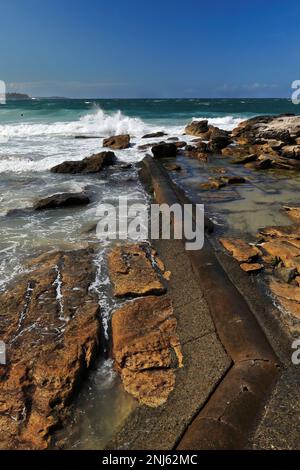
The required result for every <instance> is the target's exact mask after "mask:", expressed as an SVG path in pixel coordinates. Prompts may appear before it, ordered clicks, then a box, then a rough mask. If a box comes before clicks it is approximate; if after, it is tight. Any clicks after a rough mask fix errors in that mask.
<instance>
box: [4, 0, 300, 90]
mask: <svg viewBox="0 0 300 470" xmlns="http://www.w3.org/2000/svg"><path fill="white" fill-rule="evenodd" d="M0 14H1V27H0V57H1V60H0V79H1V80H4V81H6V83H7V85H8V88H9V89H10V90H15V91H24V92H28V93H30V94H32V95H33V96H49V95H59V96H70V97H94V98H96V97H99V98H102V97H103V98H108V97H116V98H117V97H120V98H125V97H129V98H131V97H132V98H142V97H163V98H170V97H277V96H289V95H290V93H291V88H290V87H291V82H292V81H293V80H297V79H300V28H299V19H300V2H299V0H298V1H294V0H289V1H286V2H283V1H282V0H272V1H271V0H264V1H262V0H260V1H258V0H252V1H251V2H244V1H242V0H239V1H238V0H214V1H208V0H205V1H202V0H181V1H179V0H173V1H171V0H152V1H151V2H148V1H145V0H139V1H138V0H111V1H104V0H85V1H80V0H72V1H71V0H60V1H58V0H51V1H50V0H43V1H42V0H26V1H25V0H1V3H0Z"/></svg>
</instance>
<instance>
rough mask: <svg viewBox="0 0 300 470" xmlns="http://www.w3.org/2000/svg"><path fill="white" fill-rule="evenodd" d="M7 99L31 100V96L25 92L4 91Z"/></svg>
mask: <svg viewBox="0 0 300 470" xmlns="http://www.w3.org/2000/svg"><path fill="white" fill-rule="evenodd" d="M6 99H7V100H8V101H19V100H31V99H32V98H31V97H30V96H29V95H27V94H26V93H6Z"/></svg>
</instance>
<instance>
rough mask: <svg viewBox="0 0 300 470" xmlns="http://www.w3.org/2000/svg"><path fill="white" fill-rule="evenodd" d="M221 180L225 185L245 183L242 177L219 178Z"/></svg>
mask: <svg viewBox="0 0 300 470" xmlns="http://www.w3.org/2000/svg"><path fill="white" fill-rule="evenodd" d="M221 180H222V181H224V183H226V184H242V183H245V182H246V180H245V178H244V177H243V176H221Z"/></svg>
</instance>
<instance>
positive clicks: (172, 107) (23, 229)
mask: <svg viewBox="0 0 300 470" xmlns="http://www.w3.org/2000/svg"><path fill="white" fill-rule="evenodd" d="M279 113H296V114H297V113H300V107H298V106H295V105H293V104H292V103H291V101H289V100H284V99H263V100H262V99H234V100H232V99H211V100H210V99H173V100H162V99H143V100H142V99H140V100H91V99H86V100H74V99H66V100H57V99H32V100H26V101H8V102H7V104H6V105H0V289H1V287H4V286H5V284H6V282H7V281H8V280H9V279H11V277H13V275H14V274H15V273H16V272H19V270H20V269H21V268H22V262H21V260H22V257H24V255H26V254H28V253H29V252H31V251H34V250H35V249H37V250H42V249H45V248H47V247H49V246H50V247H53V246H54V247H57V246H61V247H64V246H72V244H73V243H74V242H75V241H76V242H78V241H79V240H80V241H81V240H82V236H79V233H82V232H83V231H84V230H85V229H86V226H88V225H89V224H91V223H93V222H94V219H95V214H94V212H95V206H96V204H97V202H99V201H100V200H101V201H103V200H104V201H106V200H111V199H114V198H115V199H116V198H117V197H118V196H119V195H121V194H122V195H124V194H126V195H127V196H128V197H129V198H132V199H133V200H138V201H140V200H143V198H144V197H145V196H144V194H143V190H142V188H141V187H140V185H139V183H138V181H137V180H135V178H136V173H135V170H134V169H133V170H128V171H127V172H122V173H121V174H119V175H118V174H111V175H110V176H109V175H107V177H105V178H104V177H101V178H95V177H94V178H93V177H89V178H87V177H83V176H82V175H81V176H76V175H72V176H71V175H70V176H68V177H65V176H64V177H62V176H61V175H53V174H51V173H50V171H49V170H50V168H51V167H52V166H54V165H56V164H58V163H61V162H63V161H64V160H80V159H82V158H84V157H87V156H89V155H91V154H93V153H95V152H99V151H101V149H102V138H103V137H107V136H110V135H114V134H120V133H129V134H130V135H131V143H132V145H131V147H130V148H129V149H126V150H121V151H116V156H117V158H118V160H119V161H121V162H122V161H123V162H133V163H135V162H137V161H139V160H141V159H142V158H143V157H144V154H145V153H143V152H141V151H139V150H138V148H137V147H138V145H139V144H140V143H145V140H142V136H143V135H144V134H145V133H148V132H153V131H158V130H164V131H165V132H166V133H168V134H169V135H170V136H177V137H178V138H182V133H183V130H184V126H185V125H186V123H187V122H189V121H191V120H192V119H202V118H206V119H208V120H209V123H211V124H213V125H216V126H219V127H221V128H224V129H229V130H230V129H232V128H234V127H235V126H236V125H238V123H239V122H241V121H242V120H243V119H246V118H249V117H251V116H255V115H257V114H279ZM76 136H90V137H91V136H93V137H97V138H93V139H75V137H76ZM185 139H186V140H189V138H188V136H185ZM154 140H155V139H153V141H154ZM159 140H161V139H159ZM86 188H88V189H89V191H90V192H91V193H92V195H93V198H94V201H95V202H94V206H93V204H92V205H89V206H88V207H87V208H85V209H84V208H82V209H80V210H78V209H77V210H76V211H73V213H70V211H54V212H47V213H45V214H42V213H40V214H38V215H37V214H33V215H31V216H30V215H28V216H26V217H25V216H24V217H18V218H15V217H10V218H7V217H6V213H7V211H8V210H10V209H19V208H24V207H28V206H32V204H33V203H34V202H35V200H36V199H37V198H39V197H43V196H47V195H50V194H53V193H55V192H61V191H80V190H82V189H86ZM62 242H63V244H62Z"/></svg>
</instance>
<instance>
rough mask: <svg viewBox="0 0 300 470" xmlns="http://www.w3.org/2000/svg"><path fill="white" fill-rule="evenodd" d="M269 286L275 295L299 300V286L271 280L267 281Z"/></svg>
mask: <svg viewBox="0 0 300 470" xmlns="http://www.w3.org/2000/svg"><path fill="white" fill-rule="evenodd" d="M269 287H270V289H271V291H272V293H273V294H275V295H276V296H277V297H283V298H285V299H287V300H293V301H296V302H300V287H299V286H292V285H291V284H286V283H283V282H278V281H274V280H271V281H270V283H269Z"/></svg>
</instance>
